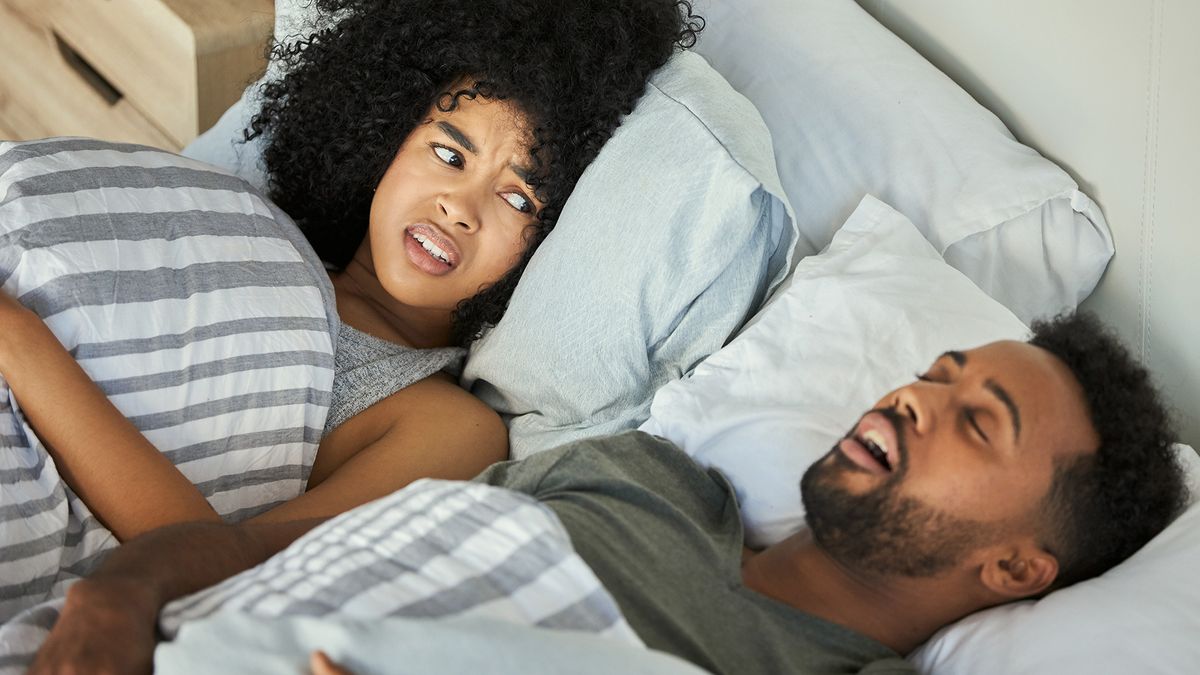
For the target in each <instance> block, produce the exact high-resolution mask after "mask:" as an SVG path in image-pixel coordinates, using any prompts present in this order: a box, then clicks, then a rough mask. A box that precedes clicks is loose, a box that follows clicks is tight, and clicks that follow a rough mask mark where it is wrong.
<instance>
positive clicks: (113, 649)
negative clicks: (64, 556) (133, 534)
mask: <svg viewBox="0 0 1200 675" xmlns="http://www.w3.org/2000/svg"><path fill="white" fill-rule="evenodd" d="M157 613H158V608H157V603H156V602H155V601H153V600H152V599H149V598H148V597H147V596H146V593H145V590H144V588H143V587H141V586H140V584H136V583H129V582H126V581H121V580H107V579H85V580H83V581H80V582H78V583H76V584H75V585H74V586H72V587H71V588H70V589H69V590H68V591H67V599H66V603H65V605H64V606H63V611H62V614H61V615H60V616H59V618H58V621H57V622H56V623H55V625H54V630H52V631H51V632H50V637H49V638H47V639H46V642H45V644H43V645H42V648H41V650H40V651H38V654H37V658H36V659H35V660H34V662H33V666H32V667H31V668H30V670H29V672H30V673H31V674H33V675H81V674H83V673H98V674H100V673H102V674H104V675H125V674H126V673H130V674H132V673H138V674H139V675H140V674H141V673H149V672H150V671H151V670H152V668H153V663H154V646H155V642H156V637H155V621H156V617H157Z"/></svg>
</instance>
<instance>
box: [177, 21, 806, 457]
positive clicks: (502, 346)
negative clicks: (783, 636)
mask: <svg viewBox="0 0 1200 675" xmlns="http://www.w3.org/2000/svg"><path fill="white" fill-rule="evenodd" d="M319 20H320V17H319V16H318V13H317V12H316V11H315V8H314V7H313V6H311V5H305V4H303V3H301V2H299V0H280V1H279V2H277V3H276V4H275V35H276V36H283V35H293V34H297V33H301V32H303V31H305V30H307V29H308V27H311V26H313V25H314V24H315V22H317V21H319ZM278 72H279V71H278V68H277V67H276V65H275V64H274V63H272V64H271V66H270V67H269V68H268V71H267V73H266V74H265V75H264V79H266V78H270V77H275V76H277V75H278ZM260 82H261V80H260ZM258 86H259V83H255V84H253V85H251V86H250V87H248V88H247V89H246V91H245V92H244V93H243V95H242V99H241V100H240V101H238V103H236V104H235V105H234V106H233V107H231V108H230V109H229V110H228V111H226V113H225V114H224V115H223V116H222V117H221V119H220V120H219V121H218V122H217V124H216V126H214V127H213V128H212V129H210V130H209V131H207V132H206V133H204V134H203V135H201V136H200V137H199V138H198V139H196V140H195V141H194V142H193V143H192V144H191V145H189V146H188V147H187V148H185V149H184V151H183V152H184V154H185V155H187V156H190V157H195V158H199V159H202V160H204V161H208V162H211V163H214V164H217V165H220V166H224V167H227V168H228V169H230V170H231V171H233V172H235V173H236V174H237V175H239V176H241V177H243V178H245V179H246V180H247V181H249V182H250V183H252V184H254V185H256V186H259V187H260V188H261V187H262V186H263V185H265V184H266V173H265V169H264V167H263V164H262V161H261V153H262V149H263V148H262V138H261V137H260V138H258V139H255V140H254V141H251V142H249V143H244V144H243V143H241V142H240V139H241V138H242V129H243V128H244V127H245V126H246V125H247V124H248V123H249V121H250V118H251V117H252V116H253V114H254V112H255V110H256V107H257V102H258V94H257V88H258ZM783 194H784V193H783V188H782V187H781V184H780V182H779V176H778V174H777V173H776V169H775V162H774V154H773V150H772V147H771V140H770V135H769V132H768V131H767V128H766V126H765V125H764V124H763V122H762V118H761V117H760V116H759V115H758V112H757V111H756V110H755V109H754V106H753V105H751V104H750V103H749V102H748V101H747V100H746V99H745V98H744V97H742V96H741V95H739V94H738V93H737V92H735V91H734V90H733V89H731V88H730V87H729V85H728V83H726V82H725V81H724V79H722V78H721V76H720V75H718V74H717V73H716V72H715V71H713V70H712V68H711V67H709V66H708V64H707V63H705V62H704V59H702V58H700V57H698V56H696V55H695V54H691V53H686V52H685V53H680V54H677V55H676V56H675V57H674V58H672V59H671V60H670V61H669V62H668V63H667V64H666V65H665V66H663V68H661V69H660V70H659V72H657V73H656V74H655V75H654V77H652V78H651V83H650V86H649V87H648V88H647V91H646V93H645V95H644V97H643V98H642V99H641V100H640V101H639V103H638V105H637V107H636V109H635V110H634V111H633V112H632V113H631V114H630V115H629V116H628V117H627V118H626V119H625V121H624V122H623V123H622V125H621V127H620V128H619V129H618V130H617V132H616V134H615V135H614V137H613V138H612V139H610V140H609V142H608V143H607V144H606V145H605V147H604V149H603V150H602V151H601V153H600V154H599V156H598V157H597V158H596V160H595V162H593V164H592V165H591V166H590V167H589V168H588V169H587V171H586V172H585V173H584V175H583V176H582V177H581V178H580V180H579V182H578V184H577V185H576V187H575V190H574V192H573V193H572V195H571V197H570V199H568V201H567V203H566V204H565V205H564V207H563V211H562V215H561V217H560V218H559V220H558V224H557V225H556V227H555V230H554V232H553V233H552V234H551V235H550V236H549V237H548V238H547V239H546V240H545V242H543V244H542V246H541V248H540V249H539V250H538V252H537V253H536V254H535V255H534V256H533V258H532V260H531V261H530V264H529V265H528V267H527V268H526V271H525V274H524V277H523V278H522V279H521V282H520V283H519V284H518V286H517V290H516V292H515V294H514V295H513V298H512V300H511V302H510V303H509V307H508V311H507V313H506V315H505V317H504V319H503V320H502V321H501V322H500V323H499V325H497V326H496V327H495V328H493V329H492V330H491V331H489V332H488V333H487V334H486V335H485V336H484V338H483V339H481V340H479V341H477V342H476V343H475V344H474V345H472V348H471V351H470V354H469V356H468V359H467V364H466V368H465V370H464V372H463V375H462V385H463V386H464V387H466V388H468V389H470V390H471V392H472V393H474V394H475V395H476V396H478V397H480V398H481V399H483V400H484V401H485V402H486V403H487V404H488V405H490V406H491V407H493V408H494V409H496V410H497V411H498V412H500V413H501V414H502V415H503V416H504V417H505V419H506V421H507V422H508V425H509V439H510V447H511V453H512V456H513V457H514V458H522V457H526V456H528V455H530V454H532V453H534V452H537V451H539V450H545V449H548V448H552V447H555V446H557V445H561V444H563V443H566V442H569V441H572V440H575V439H577V438H582V437H585V436H592V435H599V434H603V433H613V432H618V431H623V430H626V429H632V428H634V427H636V426H637V425H638V424H640V423H641V422H642V421H643V420H645V419H646V417H647V416H648V415H649V408H650V398H651V396H652V395H653V393H654V391H655V390H656V389H657V388H658V387H660V386H662V385H663V384H664V383H666V382H668V381H670V380H672V379H674V378H677V377H679V376H680V375H681V374H683V373H685V372H687V371H688V370H689V369H690V368H691V367H692V366H694V365H695V364H696V363H697V362H699V361H700V360H701V359H703V358H704V357H705V356H707V355H708V354H710V353H712V352H713V351H715V350H717V349H719V348H720V347H721V345H723V344H724V343H725V341H726V340H728V339H729V337H730V336H731V335H733V333H734V331H736V330H737V328H738V327H739V326H740V325H741V324H742V322H743V321H744V320H745V319H746V318H747V317H748V316H749V315H750V314H751V313H752V312H753V311H754V310H755V309H756V308H757V307H758V305H759V304H760V303H761V301H762V299H763V298H764V297H766V294H767V293H768V292H769V291H770V290H772V289H773V288H774V287H775V285H776V284H777V283H778V282H779V281H780V280H781V279H782V277H783V275H784V274H785V273H786V271H787V270H788V268H789V267H790V264H791V255H792V250H793V248H794V247H795V243H796V239H797V232H796V229H795V225H794V224H793V222H792V218H791V215H790V214H791V207H790V206H788V205H787V203H786V201H785V198H784V196H783Z"/></svg>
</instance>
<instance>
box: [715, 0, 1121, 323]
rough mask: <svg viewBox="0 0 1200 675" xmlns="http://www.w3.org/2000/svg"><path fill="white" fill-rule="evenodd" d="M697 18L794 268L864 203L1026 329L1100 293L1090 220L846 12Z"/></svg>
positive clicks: (973, 110)
mask: <svg viewBox="0 0 1200 675" xmlns="http://www.w3.org/2000/svg"><path fill="white" fill-rule="evenodd" d="M698 11H700V12H701V13H702V14H704V15H705V16H706V17H707V19H708V25H707V28H706V29H705V31H704V32H703V33H702V34H701V35H700V40H699V43H698V45H697V50H698V52H699V53H700V54H702V55H704V56H705V57H706V58H707V59H709V61H710V62H711V63H712V65H713V67H714V68H716V69H717V71H718V72H720V73H721V74H722V75H724V76H725V77H726V78H728V80H729V82H730V83H731V84H732V85H733V87H734V88H735V89H737V90H738V91H739V92H741V93H742V94H745V95H746V96H747V97H748V98H749V99H750V100H751V101H752V102H753V103H754V104H755V105H756V106H757V107H758V109H759V110H760V111H761V112H762V115H763V118H764V119H765V120H766V122H767V126H768V127H770V129H771V134H772V136H773V138H774V141H775V150H776V158H777V161H778V164H779V174H780V176H781V177H782V179H783V186H784V189H785V190H786V191H787V196H788V198H789V199H790V200H791V203H792V206H793V207H795V216H796V222H797V225H798V226H799V227H800V230H801V232H802V233H803V235H804V237H805V238H806V245H805V246H804V250H803V251H802V253H813V252H815V251H817V250H819V249H820V248H822V247H824V246H825V245H826V244H828V243H829V241H830V239H831V238H832V236H833V232H834V230H835V229H836V228H837V226H838V224H840V223H842V222H843V221H845V219H846V216H847V215H849V213H850V212H851V211H852V210H853V209H854V207H855V205H856V204H858V201H859V200H860V199H861V198H862V196H863V195H864V194H873V195H876V196H877V197H879V198H881V199H883V200H884V201H886V202H888V203H889V204H892V205H893V206H895V207H896V209H897V210H899V211H900V212H901V213H903V214H905V215H906V216H908V217H909V218H910V219H911V220H912V221H913V223H915V224H916V225H917V227H918V228H920V230H921V231H922V232H923V233H924V234H925V236H926V237H927V238H928V239H929V241H931V242H933V245H934V246H935V247H936V248H937V250H938V252H939V253H941V254H943V256H944V257H945V259H946V261H947V262H949V263H950V264H951V265H953V266H955V267H957V268H958V269H959V270H961V271H962V272H963V273H964V274H966V275H967V276H968V277H969V278H971V280H973V281H974V282H975V283H976V284H977V285H979V286H980V287H981V288H982V289H983V290H985V291H987V293H988V294H989V295H991V296H992V297H994V298H996V299H997V300H999V301H1000V302H1002V303H1003V304H1004V305H1005V306H1007V307H1009V308H1010V309H1011V310H1013V311H1014V312H1015V313H1016V315H1017V316H1018V317H1019V318H1021V319H1022V320H1023V321H1026V322H1028V321H1030V320H1031V319H1032V318H1034V317H1039V316H1044V315H1047V314H1056V313H1058V312H1059V311H1060V310H1063V309H1067V308H1073V307H1075V306H1076V305H1077V304H1078V303H1079V302H1080V301H1081V300H1083V299H1084V298H1085V297H1087V295H1088V294H1089V293H1090V292H1091V291H1092V289H1093V288H1094V287H1095V285H1096V282H1097V281H1098V280H1099V278H1100V275H1101V273H1102V272H1103V271H1104V268H1105V266H1106V265H1107V263H1108V260H1109V258H1111V257H1112V253H1113V245H1112V239H1111V236H1110V234H1109V231H1108V226H1107V224H1106V223H1105V220H1104V217H1103V216H1102V215H1101V213H1100V210H1099V209H1098V208H1097V207H1096V205H1095V204H1094V203H1093V202H1092V201H1091V200H1090V199H1089V198H1088V197H1087V196H1085V195H1084V194H1083V193H1082V192H1080V191H1079V189H1078V186H1077V185H1076V183H1075V181H1073V180H1072V179H1071V177H1070V176H1068V175H1067V174H1066V172H1064V171H1063V170H1062V169H1060V168H1059V167H1057V166H1055V165H1054V164H1053V163H1051V162H1050V161H1048V160H1046V159H1044V158H1043V157H1041V156H1040V155H1038V154H1037V153H1036V152H1035V151H1034V150H1032V149H1030V148H1028V147H1026V146H1024V145H1021V144H1020V143H1018V142H1017V141H1016V140H1014V138H1013V136H1012V134H1010V133H1009V132H1008V130H1007V129H1006V128H1005V127H1004V125H1003V123H1001V122H1000V120H999V119H997V118H996V116H995V115H993V114H992V113H991V112H989V111H988V110H986V109H985V108H983V107H982V106H980V105H979V104H978V103H976V102H975V101H974V100H973V99H972V98H971V97H970V96H969V95H968V94H967V93H966V92H965V91H963V90H962V89H961V88H959V87H958V85H956V84H955V83H954V82H953V81H952V80H950V78H948V77H946V76H945V75H944V74H942V73H941V72H940V71H939V70H937V69H936V68H935V67H934V66H932V65H931V64H930V63H928V62H927V61H926V60H925V59H924V58H922V57H921V56H920V55H919V54H917V52H915V51H914V50H913V49H911V48H910V47H909V46H908V45H906V44H905V43H904V42H903V41H901V40H900V39H899V38H898V37H896V36H895V35H893V34H892V33H891V32H889V31H888V30H887V29H886V28H884V27H883V26H882V25H880V24H879V23H878V22H876V21H875V19H873V18H872V17H871V16H870V15H869V14H867V13H866V12H865V11H864V10H863V9H862V8H861V7H859V6H858V4H857V3H855V2H854V1H853V0H787V1H786V2H783V1H780V0H736V2H735V1H733V0H708V1H707V2H704V3H701V4H699V6H698Z"/></svg>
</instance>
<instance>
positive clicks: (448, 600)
mask: <svg viewBox="0 0 1200 675" xmlns="http://www.w3.org/2000/svg"><path fill="white" fill-rule="evenodd" d="M218 609H220V610H221V611H239V612H244V613H251V614H254V615H256V616H262V617H278V616H322V615H326V614H331V613H335V612H336V613H338V614H341V615H342V616H346V617H355V618H362V619H366V618H376V617H389V616H391V617H413V618H444V617H449V616H463V615H468V614H469V615H471V616H490V617H495V618H500V619H505V620H510V621H515V622H518V623H522V624H526V625H537V626H543V627H548V628H563V629H566V630H583V631H591V632H596V633H600V634H606V635H610V636H613V637H614V638H616V639H618V640H621V641H633V643H635V644H636V643H637V638H636V636H635V635H634V634H633V632H632V631H631V630H630V629H629V626H628V625H627V624H626V623H625V620H624V619H622V618H621V615H620V612H619V611H618V609H617V607H616V605H615V604H613V602H612V598H610V597H609V595H608V594H607V593H606V592H605V591H604V588H603V587H602V586H601V585H600V582H599V581H598V580H596V578H595V576H594V575H593V574H592V573H591V572H590V571H589V570H588V567H587V565H586V564H584V562H583V561H582V560H580V559H579V557H578V556H577V555H575V552H574V551H572V550H571V546H570V542H569V540H568V538H567V534H566V532H565V531H563V529H562V526H561V525H560V524H559V523H558V521H557V520H556V519H555V518H554V516H553V515H552V514H550V513H549V512H548V511H547V510H546V509H545V508H544V507H542V506H540V505H539V504H538V503H537V502H535V501H534V500H532V499H530V498H528V497H526V496H523V495H519V494H516V493H514V492H511V491H507V490H499V489H495V488H491V487H488V486H485V485H479V484H473V483H463V482H456V481H438V480H432V479H424V480H420V481H417V482H415V483H413V484H412V485H410V486H409V487H407V488H405V489H403V490H400V491H398V492H396V493H394V494H392V495H390V496H388V497H385V498H383V499H379V500H376V501H374V502H371V503H370V504H368V505H366V506H363V507H359V508H357V509H354V510H352V511H349V512H347V513H345V514H343V515H341V516H339V517H337V518H335V519H333V520H331V521H329V522H328V523H325V524H323V525H321V526H320V527H318V528H317V529H315V530H313V531H312V532H310V533H308V534H307V535H305V536H304V537H302V538H300V539H298V540H297V541H296V542H294V543H293V544H292V545H291V546H289V547H288V548H287V549H286V550H285V551H284V552H283V553H281V554H279V555H276V556H274V557H272V558H271V559H270V560H268V561H267V562H265V563H263V564H262V565H259V566H258V567H256V568H254V569H251V570H248V571H246V572H244V573H242V574H240V575H238V576H235V577H232V578H230V579H227V580H226V581H224V582H222V583H220V584H218V585H216V586H213V587H212V588H210V589H207V590H204V591H201V592H199V593H196V594H194V595H192V596H189V597H186V598H182V599H180V600H177V601H175V602H173V603H171V604H170V605H168V606H167V607H166V608H165V609H164V610H163V612H162V615H161V621H160V626H161V628H162V630H163V631H164V633H165V634H166V635H168V636H171V635H174V634H175V632H176V631H177V630H178V628H179V626H180V625H181V624H182V623H184V622H186V621H191V620H195V619H198V618H201V617H204V616H208V615H210V614H212V613H213V612H214V611H216V610H218Z"/></svg>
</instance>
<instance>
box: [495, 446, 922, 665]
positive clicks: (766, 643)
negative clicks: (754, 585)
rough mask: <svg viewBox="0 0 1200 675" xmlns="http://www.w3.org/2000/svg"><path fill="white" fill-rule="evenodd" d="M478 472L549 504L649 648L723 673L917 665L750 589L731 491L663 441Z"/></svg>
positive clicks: (555, 454)
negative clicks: (745, 578) (744, 578)
mask: <svg viewBox="0 0 1200 675" xmlns="http://www.w3.org/2000/svg"><path fill="white" fill-rule="evenodd" d="M476 480H479V481H485V482H488V483H490V484H494V485H503V486H505V487H508V488H509V489H514V490H519V491H521V492H524V493H526V494H529V495H531V496H533V497H535V498H537V499H538V501H539V502H541V503H542V504H544V505H545V506H547V507H549V508H550V510H552V511H553V512H554V513H555V514H556V515H557V516H558V518H559V520H560V521H561V522H562V525H563V527H564V528H566V531H567V532H568V533H570V536H571V542H572V544H573V545H574V547H575V550H576V551H577V552H578V553H579V555H580V556H581V557H582V558H583V559H584V560H585V561H587V564H588V565H589V566H590V567H591V569H592V571H593V572H595V574H596V576H597V577H598V578H599V579H600V581H601V582H603V584H604V587H605V588H607V589H608V591H609V593H611V594H612V596H613V597H614V598H616V601H617V604H618V605H620V608H621V611H622V612H623V613H624V616H625V618H626V619H627V620H628V621H629V625H631V626H633V629H634V630H635V631H637V634H638V636H639V637H641V639H642V640H643V641H644V642H645V643H646V646H648V647H650V648H652V649H658V650H661V651H664V652H667V653H669V654H674V655H676V656H679V657H680V658H684V659H686V660H688V661H690V662H692V663H695V664H697V665H699V666H700V667H702V668H705V669H707V670H710V671H712V672H714V673H764V674H772V675H773V674H775V673H795V674H797V675H803V674H806V673H813V674H817V673H821V674H824V673H858V672H864V673H911V672H915V671H914V670H913V668H912V666H911V665H910V664H908V663H907V662H906V661H904V660H903V659H901V658H900V657H899V656H898V655H897V654H896V653H895V652H893V651H892V650H890V649H888V648H887V647H885V646H883V645H881V644H879V643H877V642H875V641H874V640H871V639H869V638H867V637H865V636H863V635H860V634H858V633H855V632H854V631H851V630H849V629H846V628H843V627H841V626H837V625H835V624H832V623H829V622H826V621H823V620H821V619H818V618H816V617H813V616H811V615H808V614H805V613H804V612H801V611H798V610H795V609H793V608H791V607H789V606H787V605H784V604H782V603H780V602H777V601H775V600H772V599H770V598H767V597H766V596H764V595H760V594H758V593H755V592H753V591H751V590H749V589H747V588H746V587H745V586H743V585H742V579H741V559H742V525H741V520H740V518H739V513H738V507H737V502H736V498H735V496H734V494H733V490H732V489H731V487H730V486H729V483H728V482H727V481H726V480H725V479H724V477H722V476H721V475H720V473H718V472H717V471H714V470H708V471H706V470H705V469H703V468H702V467H700V466H699V465H698V464H696V463H695V462H694V461H693V460H692V459H690V458H689V457H688V456H687V455H686V454H684V453H683V452H681V451H680V450H679V449H678V448H677V447H675V446H674V445H673V444H671V443H670V442H668V441H666V440H664V439H660V438H655V437H652V436H649V435H647V434H644V433H641V432H637V431H632V432H626V433H623V434H619V435H616V436H610V437H603V438H594V439H587V440H583V441H578V442H575V443H572V444H570V445H567V446H564V447H562V448H557V449H555V450H552V451H550V452H546V453H541V454H538V455H535V456H534V457H531V458H530V459H527V460H525V461H524V462H507V463H502V464H497V465H494V466H493V467H492V468H490V469H488V470H486V471H485V472H484V473H483V474H481V475H480V476H479V478H477V479H476Z"/></svg>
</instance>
